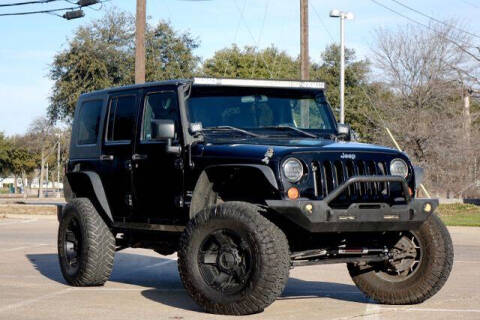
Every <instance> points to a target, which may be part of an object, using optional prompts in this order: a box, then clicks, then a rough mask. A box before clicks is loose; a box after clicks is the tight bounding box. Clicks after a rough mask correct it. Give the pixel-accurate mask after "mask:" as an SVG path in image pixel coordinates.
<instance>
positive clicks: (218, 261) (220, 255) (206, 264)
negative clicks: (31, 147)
mask: <svg viewBox="0 0 480 320" xmlns="http://www.w3.org/2000/svg"><path fill="white" fill-rule="evenodd" d="M252 249H253V248H252V246H251V244H249V243H248V241H247V240H245V239H244V238H242V236H241V234H239V233H238V232H236V231H233V230H230V229H220V230H216V231H214V232H212V233H211V234H210V235H208V236H207V237H206V238H205V240H204V241H203V242H202V244H201V245H200V248H199V252H198V265H199V269H200V274H201V275H202V277H203V280H204V281H205V282H206V283H207V284H208V285H209V286H210V287H211V288H212V289H215V290H218V291H221V292H223V293H226V294H235V293H238V292H239V291H241V290H243V289H244V288H245V286H246V284H247V280H248V278H249V277H250V274H251V272H252V268H253V266H252V264H253V261H252Z"/></svg>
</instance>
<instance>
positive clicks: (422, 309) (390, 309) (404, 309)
mask: <svg viewBox="0 0 480 320" xmlns="http://www.w3.org/2000/svg"><path fill="white" fill-rule="evenodd" d="M381 310H382V311H400V312H465V313H480V309H441V308H390V307H381Z"/></svg>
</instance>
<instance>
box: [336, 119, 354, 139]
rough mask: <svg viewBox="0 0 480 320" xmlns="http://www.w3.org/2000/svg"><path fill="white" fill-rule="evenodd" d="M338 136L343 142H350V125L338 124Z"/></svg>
mask: <svg viewBox="0 0 480 320" xmlns="http://www.w3.org/2000/svg"><path fill="white" fill-rule="evenodd" d="M337 136H338V137H339V138H341V139H343V140H346V141H350V139H351V130H350V126H349V125H348V124H343V123H337Z"/></svg>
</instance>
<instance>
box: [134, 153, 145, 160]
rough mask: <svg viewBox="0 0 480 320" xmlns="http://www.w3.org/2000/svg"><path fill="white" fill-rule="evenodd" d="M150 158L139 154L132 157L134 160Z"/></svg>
mask: <svg viewBox="0 0 480 320" xmlns="http://www.w3.org/2000/svg"><path fill="white" fill-rule="evenodd" d="M147 158H148V156H147V155H146V154H138V153H134V154H133V155H132V160H145V159H147Z"/></svg>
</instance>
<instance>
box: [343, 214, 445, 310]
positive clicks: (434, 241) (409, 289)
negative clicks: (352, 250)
mask: <svg viewBox="0 0 480 320" xmlns="http://www.w3.org/2000/svg"><path fill="white" fill-rule="evenodd" d="M390 255H391V258H390V259H389V260H388V261H387V262H385V263H376V264H371V265H357V264H348V271H349V272H350V275H351V276H352V279H353V281H354V282H355V284H356V285H357V287H358V288H359V289H360V290H361V291H362V292H363V293H365V294H366V295H367V296H368V297H370V298H372V299H373V300H375V301H377V302H379V303H384V304H415V303H420V302H423V301H425V300H426V299H428V298H430V297H431V296H433V295H434V294H435V293H437V292H438V291H439V290H440V289H441V288H442V287H443V285H444V284H445V282H446V281H447V279H448V276H449V275H450V271H451V269H452V265H453V245H452V240H451V238H450V235H449V233H448V230H447V228H446V227H445V225H444V224H443V223H442V221H441V220H440V219H439V218H438V217H437V216H436V215H431V216H430V217H429V218H428V219H427V221H425V222H424V223H423V224H422V226H421V227H420V228H419V229H418V230H413V231H409V232H401V233H399V234H398V237H397V238H396V240H395V241H394V245H393V247H392V248H391V249H390Z"/></svg>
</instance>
